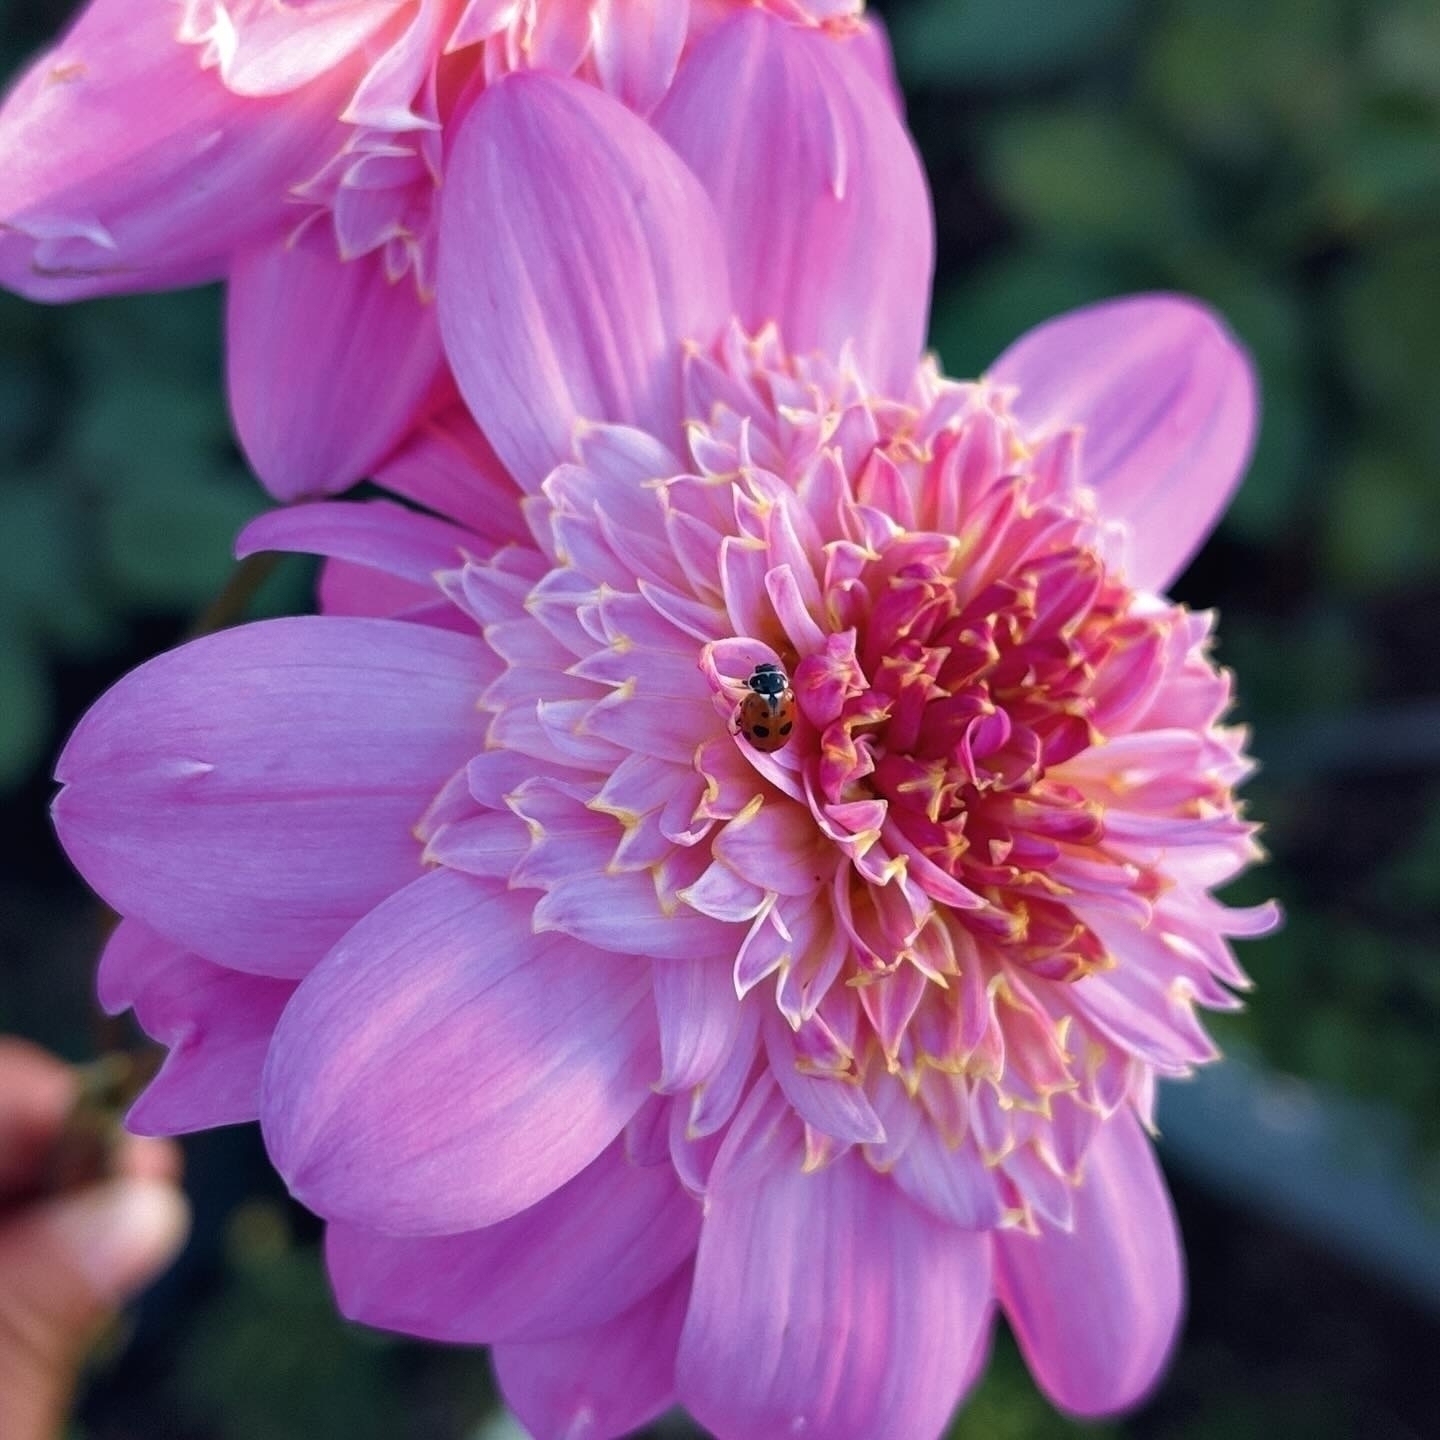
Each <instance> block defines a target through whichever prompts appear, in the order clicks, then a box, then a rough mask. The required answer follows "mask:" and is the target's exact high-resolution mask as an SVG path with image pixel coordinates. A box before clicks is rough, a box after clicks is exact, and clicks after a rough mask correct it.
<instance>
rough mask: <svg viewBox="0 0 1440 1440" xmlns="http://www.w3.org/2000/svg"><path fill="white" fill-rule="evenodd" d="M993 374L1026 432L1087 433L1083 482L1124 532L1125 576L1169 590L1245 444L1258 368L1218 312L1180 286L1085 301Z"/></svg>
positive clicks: (1226, 492) (1240, 464)
mask: <svg viewBox="0 0 1440 1440" xmlns="http://www.w3.org/2000/svg"><path fill="white" fill-rule="evenodd" d="M990 379H992V380H993V381H994V382H995V383H996V384H998V385H1014V386H1016V387H1017V388H1018V391H1019V393H1018V394H1017V395H1016V397H1015V399H1014V402H1013V406H1012V408H1013V410H1014V413H1015V415H1016V417H1017V418H1018V419H1019V420H1020V421H1021V422H1022V423H1023V424H1024V425H1025V427H1026V428H1027V429H1028V430H1029V431H1030V432H1031V433H1032V434H1034V435H1036V436H1040V435H1043V434H1047V433H1051V432H1054V431H1057V430H1063V429H1066V428H1068V427H1070V426H1077V425H1078V426H1082V427H1083V428H1084V440H1083V442H1082V448H1081V459H1082V473H1083V476H1084V479H1085V481H1086V483H1087V484H1089V485H1093V486H1094V487H1095V489H1096V491H1097V493H1098V495H1099V500H1100V506H1101V510H1102V512H1103V514H1104V515H1105V517H1106V518H1107V519H1110V520H1120V521H1123V522H1125V524H1126V525H1127V526H1128V527H1129V531H1130V538H1129V543H1128V546H1127V551H1126V578H1127V579H1128V580H1129V582H1130V583H1131V584H1132V585H1135V586H1137V587H1139V588H1141V589H1146V590H1155V591H1164V590H1165V589H1166V588H1168V586H1169V585H1170V583H1171V582H1172V581H1173V580H1174V579H1175V577H1176V576H1177V575H1179V574H1180V572H1181V571H1182V570H1183V569H1184V568H1185V566H1186V564H1187V563H1188V562H1189V560H1190V557H1191V556H1192V555H1194V553H1195V552H1196V550H1198V549H1199V548H1200V546H1201V544H1202V543H1203V541H1204V540H1205V538H1206V536H1207V535H1209V534H1210V532H1211V530H1213V529H1214V528H1215V525H1216V522H1217V521H1218V520H1219V518H1220V516H1221V514H1222V513H1223V512H1224V510H1225V506H1226V505H1227V504H1228V503H1229V500H1230V496H1231V495H1232V494H1233V493H1234V491H1235V487H1236V486H1237V485H1238V484H1239V483H1240V477H1241V475H1242V474H1243V473H1244V470H1245V466H1246V465H1247V464H1248V463H1249V460H1250V452H1251V450H1252V448H1253V446H1254V441H1255V429H1256V424H1257V421H1258V417H1259V400H1258V394H1257V387H1256V381H1255V372H1254V369H1253V368H1252V366H1251V363H1250V359H1249V356H1248V355H1246V353H1245V351H1244V350H1243V349H1241V347H1240V345H1239V343H1238V342H1237V341H1236V339H1235V337H1234V336H1233V335H1231V333H1230V332H1229V330H1227V329H1226V328H1225V325H1224V322H1223V321H1221V319H1220V318H1219V316H1217V315H1216V314H1215V313H1214V312H1213V311H1211V310H1209V309H1207V308H1206V307H1205V306H1203V305H1200V304H1198V303H1197V302H1195V301H1193V300H1187V299H1185V298H1184V297H1182V296H1178V295H1134V296H1130V297H1128V298H1126V299H1123V300H1111V301H1106V302H1104V303H1103V304H1099V305H1090V306H1086V307H1085V308H1083V309H1080V310H1073V311H1071V312H1070V313H1069V314H1067V315H1062V316H1060V317H1059V318H1058V319H1056V320H1050V321H1048V322H1047V323H1046V324H1044V325H1041V326H1039V327H1037V328H1036V329H1034V330H1032V331H1030V332H1029V334H1027V335H1024V336H1022V337H1021V338H1020V339H1019V340H1017V341H1016V342H1015V344H1013V345H1012V346H1011V347H1010V348H1009V349H1008V350H1007V351H1006V352H1005V353H1004V354H1003V355H1002V356H1001V357H1000V358H999V359H998V360H997V361H996V362H995V364H994V366H993V367H992V368H991V370H990Z"/></svg>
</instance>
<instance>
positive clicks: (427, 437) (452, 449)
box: [375, 401, 530, 543]
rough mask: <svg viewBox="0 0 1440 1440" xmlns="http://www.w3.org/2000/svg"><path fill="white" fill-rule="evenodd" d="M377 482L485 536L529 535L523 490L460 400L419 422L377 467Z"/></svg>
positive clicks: (500, 538)
mask: <svg viewBox="0 0 1440 1440" xmlns="http://www.w3.org/2000/svg"><path fill="white" fill-rule="evenodd" d="M375 481H376V483H377V484H378V485H381V486H383V487H384V488H385V489H386V490H390V491H393V492H394V493H395V494H396V495H403V496H404V497H405V498H406V499H407V500H414V501H415V502H416V504H419V505H424V506H425V507H426V508H427V509H429V510H433V511H435V513H436V514H438V515H444V516H446V517H447V518H448V519H451V520H454V521H457V522H458V523H459V524H461V525H463V526H465V528H466V529H467V530H470V531H472V532H473V533H474V534H476V535H479V536H482V537H483V538H484V539H487V540H494V541H495V542H496V543H503V542H504V541H506V540H517V541H526V540H529V538H530V535H529V531H528V530H527V529H526V528H525V522H524V520H523V518H522V517H521V513H520V495H521V492H520V490H519V489H518V488H517V487H516V485H515V482H514V481H513V480H512V479H511V478H510V474H509V472H508V471H507V470H506V469H505V467H504V466H503V465H502V464H501V463H500V459H499V457H498V456H497V455H496V454H495V452H494V450H493V449H491V447H490V442H489V441H488V440H486V438H485V437H484V436H483V435H482V434H481V433H480V430H479V428H478V427H477V426H476V424H475V422H474V421H473V420H472V419H471V418H470V414H469V412H468V411H467V410H466V409H465V407H464V406H463V405H462V404H460V403H459V402H458V401H457V402H455V403H454V404H451V405H447V406H445V407H444V408H443V409H441V410H440V411H439V412H438V413H436V414H435V415H432V416H431V417H430V418H429V419H427V420H424V421H421V422H420V423H419V424H418V425H417V426H416V427H415V428H414V429H413V430H412V431H411V432H410V433H409V434H408V435H407V436H406V437H405V439H404V440H403V441H402V442H401V444H400V445H399V446H398V447H397V448H396V449H395V450H394V451H393V452H392V453H391V454H390V455H389V456H387V457H386V459H385V461H384V463H383V464H382V465H380V466H379V467H378V468H377V469H376V471H375Z"/></svg>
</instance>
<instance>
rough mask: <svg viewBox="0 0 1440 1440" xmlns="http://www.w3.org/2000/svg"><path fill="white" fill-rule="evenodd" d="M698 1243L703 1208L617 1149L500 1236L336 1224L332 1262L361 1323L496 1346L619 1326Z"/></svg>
mask: <svg viewBox="0 0 1440 1440" xmlns="http://www.w3.org/2000/svg"><path fill="white" fill-rule="evenodd" d="M699 1234H700V1205H699V1202H698V1201H697V1200H695V1199H694V1198H693V1197H692V1196H691V1195H689V1194H687V1193H686V1191H684V1190H683V1189H681V1187H680V1184H679V1181H678V1180H677V1179H676V1178H675V1172H674V1171H673V1170H672V1169H671V1168H670V1166H668V1165H656V1166H651V1167H647V1168H644V1169H642V1168H640V1167H638V1166H635V1165H632V1164H631V1163H630V1162H629V1161H628V1160H627V1159H626V1158H625V1146H624V1143H623V1142H621V1141H617V1142H616V1143H615V1144H613V1145H611V1146H610V1148H609V1149H608V1150H606V1151H605V1153H604V1154H602V1155H601V1156H600V1157H599V1159H597V1160H595V1161H594V1162H593V1163H592V1164H590V1165H589V1166H588V1167H587V1168H586V1169H584V1170H582V1171H581V1172H580V1174H578V1175H577V1176H576V1177H575V1178H574V1179H573V1180H571V1181H570V1182H569V1183H568V1184H565V1185H562V1186H561V1187H560V1188H559V1189H558V1190H556V1191H555V1192H554V1193H553V1194H551V1195H547V1196H546V1197H545V1198H544V1199H543V1200H541V1201H539V1202H538V1203H537V1204H535V1205H532V1206H531V1207H530V1208H529V1209H528V1210H522V1211H521V1212H520V1214H518V1215H516V1216H514V1217H512V1218H511V1219H509V1220H502V1221H501V1222H500V1223H499V1224H498V1225H491V1226H489V1227H487V1228H486V1229H484V1230H470V1231H466V1232H464V1233H463V1234H459V1235H442V1236H436V1237H434V1238H414V1237H409V1238H407V1237H402V1236H395V1235H382V1234H379V1233H377V1232H376V1231H373V1230H361V1229H358V1228H356V1227H355V1226H353V1225H332V1226H331V1227H330V1229H329V1232H328V1234H327V1236H326V1242H325V1256H326V1262H327V1264H328V1266H329V1269H330V1278H331V1282H332V1283H333V1285H334V1287H335V1296H336V1299H337V1300H338V1301H339V1303H340V1308H341V1310H343V1311H344V1312H345V1314H346V1315H348V1316H349V1317H350V1318H351V1319H352V1320H362V1321H364V1322H365V1323H366V1324H367V1325H375V1326H378V1327H379V1328H381V1329H384V1330H398V1331H401V1332H403V1333H405V1334H409V1335H420V1336H424V1337H425V1338H427V1339H431V1340H444V1341H449V1342H458V1343H464V1344H488V1343H489V1342H491V1341H494V1340H538V1339H546V1338H549V1337H551V1336H555V1335H565V1334H570V1333H572V1332H574V1331H576V1330H583V1329H588V1328H589V1327H590V1326H592V1325H599V1324H603V1323H604V1322H605V1321H608V1320H612V1319H614V1318H615V1317H616V1316H617V1315H619V1314H620V1313H621V1312H622V1311H624V1310H628V1309H629V1308H630V1306H631V1305H633V1304H635V1303H637V1302H638V1301H639V1300H641V1299H643V1298H644V1296H645V1295H647V1294H648V1293H649V1292H650V1291H651V1290H652V1289H654V1287H655V1286H656V1285H658V1284H660V1282H661V1281H662V1280H664V1279H665V1278H666V1277H667V1276H668V1275H670V1274H671V1273H672V1272H673V1271H674V1270H675V1268H676V1266H678V1265H680V1264H681V1263H682V1262H683V1261H684V1260H686V1259H687V1258H688V1257H689V1256H690V1254H691V1253H692V1252H693V1251H694V1249H695V1242H696V1240H697V1239H698V1237H699Z"/></svg>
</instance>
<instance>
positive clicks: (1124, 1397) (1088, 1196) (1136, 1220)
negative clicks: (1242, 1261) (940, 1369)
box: [996, 1114, 1184, 1416]
mask: <svg viewBox="0 0 1440 1440" xmlns="http://www.w3.org/2000/svg"><path fill="white" fill-rule="evenodd" d="M1074 1206H1075V1217H1074V1228H1073V1229H1072V1230H1071V1232H1070V1233H1069V1234H1065V1233H1063V1232H1061V1231H1058V1230H1053V1229H1050V1228H1048V1227H1047V1228H1046V1229H1045V1230H1044V1231H1043V1232H1042V1233H1041V1234H1040V1235H1039V1236H1033V1235H1023V1234H1005V1235H1001V1236H998V1237H997V1238H996V1251H997V1275H996V1279H997V1290H998V1293H999V1296H1000V1301H1001V1304H1002V1305H1003V1306H1004V1307H1005V1313H1006V1315H1007V1317H1008V1318H1009V1320H1010V1324H1011V1327H1012V1328H1013V1329H1014V1331H1015V1334H1016V1337H1017V1338H1018V1339H1019V1341H1020V1348H1021V1349H1022V1350H1023V1351H1024V1352H1025V1359H1026V1362H1027V1363H1028V1364H1029V1366H1030V1369H1031V1371H1032V1372H1033V1373H1034V1375H1035V1378H1036V1379H1037V1380H1038V1381H1039V1382H1040V1385H1041V1388H1042V1389H1044V1391H1045V1393H1046V1394H1047V1395H1049V1396H1050V1398H1051V1399H1052V1400H1053V1401H1054V1402H1055V1403H1056V1404H1057V1405H1059V1406H1060V1407H1061V1408H1062V1409H1064V1410H1068V1411H1071V1412H1072V1413H1073V1414H1076V1415H1084V1416H1094V1415H1109V1414H1113V1413H1115V1412H1116V1411H1120V1410H1126V1409H1129V1408H1130V1407H1131V1406H1133V1405H1136V1404H1138V1403H1139V1402H1140V1401H1141V1400H1142V1399H1143V1398H1144V1397H1145V1395H1146V1394H1147V1393H1148V1392H1149V1390H1150V1389H1151V1388H1152V1387H1153V1386H1154V1384H1155V1383H1156V1381H1157V1379H1158V1378H1159V1376H1160V1373H1161V1371H1162V1370H1163V1368H1164V1365H1165V1362H1166V1361H1167V1360H1168V1358H1169V1355H1170V1349H1171V1346H1172V1345H1173V1344H1174V1342H1175V1335H1176V1331H1177V1329H1178V1327H1179V1324H1180V1314H1181V1310H1182V1309H1183V1306H1184V1276H1183V1273H1182V1269H1181V1263H1180V1244H1179V1237H1178V1236H1177V1235H1176V1231H1175V1215H1174V1212H1173V1211H1172V1209H1171V1207H1170V1200H1169V1197H1168V1196H1167V1195H1166V1193H1165V1183H1164V1180H1163V1179H1162V1178H1161V1175H1160V1167H1159V1166H1158V1165H1157V1164H1156V1163H1155V1154H1154V1151H1153V1150H1152V1148H1151V1145H1150V1142H1149V1140H1148V1139H1147V1138H1146V1136H1145V1134H1144V1132H1143V1131H1142V1130H1141V1128H1140V1125H1139V1123H1138V1122H1137V1121H1136V1120H1135V1119H1134V1117H1133V1116H1130V1115H1128V1114H1120V1115H1116V1116H1115V1117H1114V1118H1113V1119H1112V1120H1110V1121H1109V1123H1108V1124H1106V1125H1104V1126H1102V1127H1101V1129H1100V1131H1099V1133H1098V1134H1097V1135H1096V1137H1095V1139H1094V1141H1093V1142H1092V1143H1091V1145H1090V1148H1089V1151H1088V1152H1087V1154H1086V1158H1085V1179H1084V1182H1083V1183H1082V1184H1081V1185H1080V1186H1079V1187H1077V1188H1076V1190H1075V1192H1074Z"/></svg>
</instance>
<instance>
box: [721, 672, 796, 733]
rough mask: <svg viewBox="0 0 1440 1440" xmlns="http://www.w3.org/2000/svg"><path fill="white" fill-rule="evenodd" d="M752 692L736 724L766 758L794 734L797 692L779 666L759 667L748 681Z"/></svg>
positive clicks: (745, 699) (744, 701) (741, 707)
mask: <svg viewBox="0 0 1440 1440" xmlns="http://www.w3.org/2000/svg"><path fill="white" fill-rule="evenodd" d="M745 683H746V685H747V686H748V687H749V690H750V693H749V694H748V695H747V696H746V697H745V698H744V699H743V700H742V701H741V702H740V711H739V714H738V715H737V716H736V725H737V727H738V728H739V731H740V733H741V734H742V735H743V736H744V737H745V739H746V740H747V741H749V743H750V744H751V745H752V746H753V747H754V748H755V749H756V750H759V751H760V752H761V753H762V754H764V755H771V754H773V753H774V752H775V751H776V750H782V749H784V747H785V746H786V745H788V744H789V743H790V736H791V735H792V734H793V733H794V731H795V715H796V709H795V692H794V691H793V690H792V689H791V688H790V677H789V676H788V675H786V673H785V672H784V671H783V670H782V669H781V668H780V667H779V666H778V665H772V664H768V663H767V664H764V665H757V666H756V667H755V669H754V670H753V671H752V672H751V675H750V678H749V679H748V680H747V681H746V682H745Z"/></svg>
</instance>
